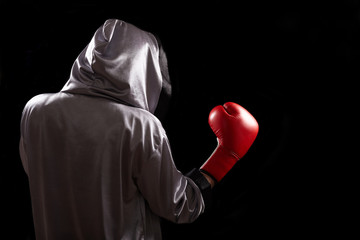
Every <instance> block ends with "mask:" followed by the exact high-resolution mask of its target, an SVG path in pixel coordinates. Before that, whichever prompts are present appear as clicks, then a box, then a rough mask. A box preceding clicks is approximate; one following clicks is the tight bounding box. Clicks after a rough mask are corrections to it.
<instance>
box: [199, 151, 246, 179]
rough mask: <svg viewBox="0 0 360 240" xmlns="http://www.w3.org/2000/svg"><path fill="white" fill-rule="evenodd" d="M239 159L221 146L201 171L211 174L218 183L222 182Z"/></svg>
mask: <svg viewBox="0 0 360 240" xmlns="http://www.w3.org/2000/svg"><path fill="white" fill-rule="evenodd" d="M238 159H239V158H237V157H235V156H234V154H232V153H231V152H229V151H227V150H226V149H225V148H224V147H223V146H222V145H220V144H219V145H218V146H217V148H216V149H215V151H214V152H213V154H212V155H211V156H210V157H209V159H208V160H207V161H206V162H205V163H204V164H203V165H202V166H201V168H200V170H202V171H205V172H206V173H209V174H210V175H211V176H212V177H213V178H215V179H216V181H217V182H220V180H221V179H222V178H223V177H224V176H225V175H226V174H227V173H228V172H229V171H230V169H231V168H232V167H233V166H234V165H235V163H236V162H237V161H238Z"/></svg>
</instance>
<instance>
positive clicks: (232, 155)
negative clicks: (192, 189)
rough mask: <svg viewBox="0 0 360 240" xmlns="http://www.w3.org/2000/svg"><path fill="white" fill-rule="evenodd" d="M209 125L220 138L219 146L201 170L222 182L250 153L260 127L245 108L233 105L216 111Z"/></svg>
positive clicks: (226, 105) (229, 104)
mask: <svg viewBox="0 0 360 240" xmlns="http://www.w3.org/2000/svg"><path fill="white" fill-rule="evenodd" d="M209 125H210V127H211V129H212V130H213V132H214V133H215V135H216V137H217V140H218V146H217V147H216V149H215V151H214V152H213V154H212V155H211V156H210V157H209V159H208V160H207V161H206V162H205V163H204V164H203V165H202V166H201V168H200V170H202V171H204V172H205V173H208V174H210V175H211V176H212V177H214V178H215V179H216V180H217V181H218V182H219V181H220V180H221V179H222V178H223V177H224V176H225V175H226V174H227V173H228V172H229V171H230V169H231V168H232V167H233V166H234V165H235V163H236V162H237V161H238V160H239V159H240V158H242V157H243V156H244V155H245V154H246V152H247V151H248V150H249V148H250V147H251V145H252V144H253V142H254V140H255V138H256V136H257V133H258V131H259V125H258V123H257V121H256V119H255V118H254V117H253V116H252V115H251V114H250V113H249V112H248V111H247V110H246V109H245V108H243V107H242V106H240V105H238V104H236V103H233V102H227V103H225V104H224V106H216V107H215V108H213V109H212V110H211V112H210V115H209Z"/></svg>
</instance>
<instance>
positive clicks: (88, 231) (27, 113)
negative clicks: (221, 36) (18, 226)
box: [20, 19, 204, 240]
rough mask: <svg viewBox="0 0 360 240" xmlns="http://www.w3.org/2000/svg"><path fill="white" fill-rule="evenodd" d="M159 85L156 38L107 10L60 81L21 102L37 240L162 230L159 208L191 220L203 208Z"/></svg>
mask: <svg viewBox="0 0 360 240" xmlns="http://www.w3.org/2000/svg"><path fill="white" fill-rule="evenodd" d="M164 86H165V81H164V80H163V77H162V74H161V69H160V65H159V46H158V42H157V40H156V38H155V37H154V36H153V35H152V34H151V33H149V32H145V31H143V30H140V29H139V28H137V27H135V26H134V25H131V24H129V23H126V22H124V21H120V20H116V19H110V20H107V21H106V22H105V23H104V24H103V25H102V26H101V27H100V28H99V29H98V30H97V31H96V32H95V34H94V36H93V38H92V39H91V42H90V43H89V44H88V46H87V47H86V48H85V49H84V50H83V51H82V52H81V53H80V55H79V56H78V58H77V59H76V61H75V63H74V65H73V67H72V70H71V75H70V78H69V80H68V82H67V83H66V85H65V86H64V88H63V89H62V90H61V91H60V92H58V93H53V94H41V95H38V96H35V97H34V98H32V99H31V100H30V101H29V102H28V103H27V104H26V106H25V108H24V110H23V114H22V120H21V139H20V155H21V159H22V163H23V166H24V169H25V171H26V173H27V175H28V178H29V184H30V192H31V201H32V208H33V219H34V225H35V233H36V238H37V240H43V239H47V240H53V239H59V240H64V239H67V240H71V239H76V240H81V239H84V240H91V239H131V240H135V239H161V229H160V222H159V221H160V218H159V217H163V218H165V219H168V220H170V221H173V222H177V223H188V222H192V221H194V220H195V219H196V218H197V217H198V216H199V215H200V214H201V213H202V212H203V211H204V201H203V197H202V195H201V191H200V189H199V187H198V186H197V185H196V184H195V183H194V182H193V181H192V180H191V179H190V178H188V177H185V176H184V175H183V174H182V173H181V172H180V171H178V170H177V169H176V167H175V165H174V162H173V158H172V155H171V149H170V146H169V142H168V138H167V136H166V133H165V130H164V129H163V127H162V125H161V123H160V121H159V120H158V119H157V118H156V117H155V116H154V112H155V109H156V107H157V105H158V101H159V97H160V93H161V91H162V89H164Z"/></svg>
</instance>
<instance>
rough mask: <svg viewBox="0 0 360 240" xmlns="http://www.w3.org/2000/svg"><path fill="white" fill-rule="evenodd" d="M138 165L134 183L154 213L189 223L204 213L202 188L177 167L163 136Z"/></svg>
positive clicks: (176, 221)
mask: <svg viewBox="0 0 360 240" xmlns="http://www.w3.org/2000/svg"><path fill="white" fill-rule="evenodd" d="M145 159H146V158H145ZM138 165H139V172H138V174H137V177H136V184H137V186H138V188H139V190H140V192H141V194H142V195H143V196H144V198H145V200H146V201H147V202H148V204H149V206H150V208H151V210H152V211H153V212H154V213H155V214H157V215H159V216H160V217H163V218H165V219H167V220H169V221H172V222H175V223H190V222H193V221H194V220H196V219H197V218H198V217H199V215H200V214H201V213H203V212H204V209H205V204H204V200H203V197H202V193H201V190H200V189H199V187H198V186H197V185H196V184H195V183H194V181H193V180H191V179H190V178H188V177H186V176H184V175H183V174H182V173H181V172H180V171H178V170H177V169H176V167H175V164H174V162H173V158H172V155H171V151H170V146H169V142H168V139H167V137H166V136H163V137H162V139H161V140H160V144H159V145H158V147H157V148H156V149H154V150H153V151H152V152H151V153H150V156H149V157H148V158H147V159H146V160H143V161H141V163H138Z"/></svg>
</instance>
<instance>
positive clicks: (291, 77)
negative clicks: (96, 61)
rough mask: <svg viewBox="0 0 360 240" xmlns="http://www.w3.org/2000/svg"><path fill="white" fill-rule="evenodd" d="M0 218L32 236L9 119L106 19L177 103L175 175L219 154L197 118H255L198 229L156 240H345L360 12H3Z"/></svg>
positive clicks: (157, 5)
mask: <svg viewBox="0 0 360 240" xmlns="http://www.w3.org/2000/svg"><path fill="white" fill-rule="evenodd" d="M0 7H1V8H0V14H1V29H0V32H1V35H0V36H1V37H0V38H1V40H0V41H1V42H0V44H1V48H0V51H1V52H0V81H1V82H0V83H1V109H0V110H1V141H2V142H1V163H0V164H1V168H0V169H1V190H0V192H1V201H2V204H1V215H0V216H1V220H2V224H1V225H2V228H3V231H1V233H0V234H3V235H4V236H9V235H8V234H10V236H11V237H8V238H7V239H33V238H32V236H33V225H32V220H31V205H30V204H31V203H30V197H29V190H28V182H27V178H26V175H25V173H24V171H23V169H22V166H21V161H20V158H19V155H18V141H19V122H20V117H21V111H22V109H23V107H24V105H25V103H26V102H27V101H28V100H29V99H30V98H31V97H33V96H34V95H36V94H40V93H45V92H57V91H59V90H60V89H61V88H62V86H63V85H64V83H65V82H66V80H67V79H68V76H69V73H70V68H71V66H72V64H73V61H74V60H75V58H76V57H77V55H78V54H79V53H80V51H81V50H82V49H83V48H84V47H85V46H86V44H87V43H88V42H89V40H90V39H91V37H92V35H93V33H94V32H95V30H96V29H97V28H98V27H99V26H100V25H101V24H102V23H103V22H104V21H105V20H106V19H108V18H118V19H122V20H125V21H128V22H130V23H132V24H134V25H136V26H138V27H140V28H142V29H144V30H147V31H150V32H153V33H156V34H157V35H158V36H159V37H160V39H161V40H162V43H163V45H164V48H165V51H166V52H167V55H168V61H169V69H170V77H171V78H172V80H173V82H174V99H173V101H172V107H171V109H170V112H169V115H168V117H167V119H166V120H165V121H164V122H163V124H164V127H165V129H166V131H167V133H168V136H169V139H170V143H171V147H172V151H173V156H174V160H175V163H176V165H177V167H178V169H179V170H180V171H182V172H184V173H186V172H187V171H189V170H190V169H192V168H193V167H199V166H201V164H202V163H203V162H204V161H205V160H206V159H207V158H208V156H209V155H210V154H211V153H212V151H213V149H214V148H215V147H216V139H215V135H213V133H212V132H211V130H210V128H209V126H208V124H207V117H208V113H209V111H210V110H211V109H212V108H213V107H214V106H216V105H219V104H223V103H225V102H227V101H233V102H237V103H239V104H240V105H242V106H244V107H245V108H246V109H248V110H249V111H250V112H251V113H252V114H253V115H254V117H255V118H256V119H257V120H258V122H259V125H260V132H259V136H258V138H257V140H256V141H255V143H254V145H253V146H252V148H251V149H250V151H249V152H248V154H247V155H246V156H245V157H244V158H243V159H242V160H241V161H240V162H239V163H238V164H237V165H236V166H235V167H234V168H233V169H232V170H231V171H230V172H229V174H228V175H227V176H226V177H225V178H224V179H223V181H221V182H220V183H219V184H218V185H217V186H216V187H215V189H214V191H213V203H212V208H211V209H209V210H208V211H207V212H206V213H205V214H204V215H202V216H201V217H200V218H199V219H198V220H197V221H196V222H195V223H193V224H185V225H176V224H172V223H169V222H167V221H165V220H164V221H163V232H164V239H198V238H200V239H206V238H207V239H241V238H245V239H248V238H249V237H252V238H255V237H277V238H284V239H285V238H286V239H294V238H295V237H310V236H314V237H324V236H325V235H326V236H342V237H343V236H344V235H346V234H348V233H349V231H350V230H351V229H352V227H354V226H355V225H354V223H352V221H351V220H350V221H349V217H348V215H349V216H352V215H355V213H354V209H353V208H352V207H349V206H351V205H350V203H351V202H352V200H351V199H352V198H353V196H354V194H355V193H356V191H357V190H358V189H357V188H351V187H349V186H350V185H351V182H353V181H354V179H355V176H356V175H355V174H353V173H351V172H352V171H348V170H350V169H352V168H353V167H352V162H354V161H356V155H350V151H351V149H353V148H354V146H356V145H355V144H354V143H355V142H356V140H357V139H358V137H357V135H356V134H355V131H354V129H355V128H356V120H355V118H354V115H355V114H356V112H357V106H356V104H354V103H356V100H357V96H356V93H357V88H358V85H357V82H358V78H359V73H358V72H357V69H358V64H359V40H360V39H359V37H360V2H359V1H355V0H352V1H350V0H347V1H338V2H337V3H333V2H330V1H323V2H320V1H309V2H305V1H250V3H243V2H239V3H236V4H235V3H232V4H229V3H227V2H226V1H207V2H204V3H199V2H197V3H196V4H195V1H193V2H186V1H179V2H173V1H168V2H167V3H161V2H156V1H152V2H150V1H149V2H147V3H146V4H144V3H142V2H135V1H134V2H132V3H127V2H123V1H75V0H74V1H71V2H70V3H66V2H64V1H51V2H48V3H43V2H41V1H26V2H19V1H17V2H16V1H3V0H2V1H1V4H0Z"/></svg>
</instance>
